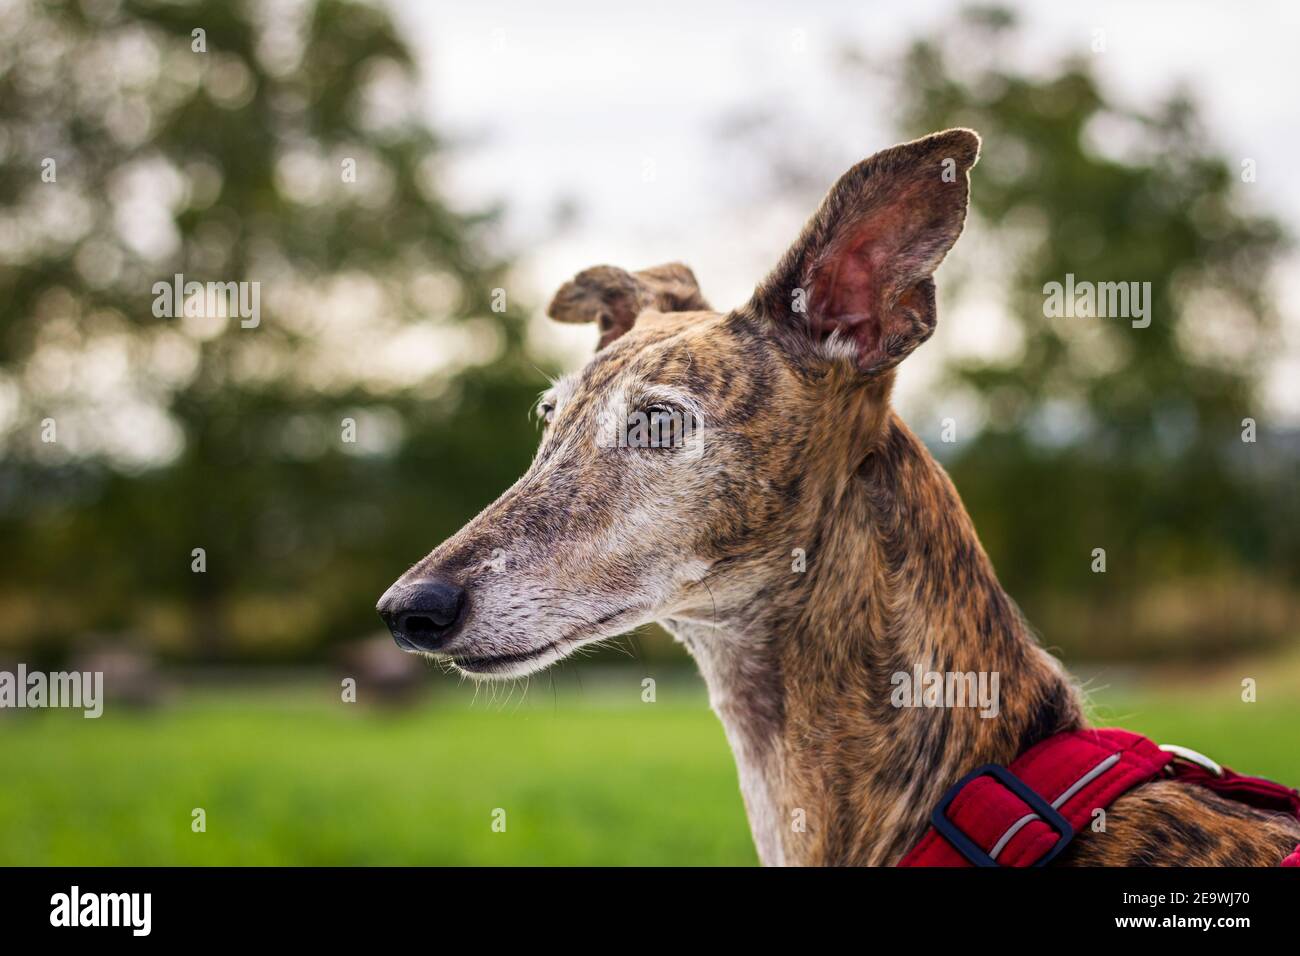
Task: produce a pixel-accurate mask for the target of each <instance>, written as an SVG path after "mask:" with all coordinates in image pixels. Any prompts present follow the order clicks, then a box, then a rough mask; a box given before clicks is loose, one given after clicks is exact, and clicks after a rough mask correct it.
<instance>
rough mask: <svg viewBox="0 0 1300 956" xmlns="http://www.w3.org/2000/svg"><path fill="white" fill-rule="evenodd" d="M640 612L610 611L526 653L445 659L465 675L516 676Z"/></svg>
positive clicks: (452, 655)
mask: <svg viewBox="0 0 1300 956" xmlns="http://www.w3.org/2000/svg"><path fill="white" fill-rule="evenodd" d="M643 610H645V609H644V608H643V607H641V606H640V605H637V606H634V607H627V608H623V609H622V610H621V611H614V612H612V613H610V614H606V615H605V616H604V617H602V618H599V619H598V620H595V621H592V622H591V623H590V624H585V625H583V626H582V627H580V628H578V629H577V630H575V631H573V632H571V633H569V634H566V635H565V636H564V637H561V638H559V639H557V640H554V641H550V642H548V643H546V644H542V645H540V646H538V647H534V648H530V649H529V650H526V651H517V652H514V653H510V654H491V655H483V656H475V655H468V654H466V655H461V654H455V653H452V654H450V655H448V658H449V659H450V660H451V662H452V663H453V664H455V665H456V666H457V667H458V668H460V669H461V670H463V671H464V672H465V673H467V674H474V675H478V676H491V675H507V676H509V675H518V674H521V673H525V672H527V671H529V670H532V669H533V668H532V667H531V666H530V665H533V664H536V663H538V662H540V661H543V660H544V659H546V658H548V657H549V658H551V661H550V662H553V661H558V660H559V659H560V658H562V657H564V655H565V652H566V651H567V650H568V649H569V648H572V647H576V646H577V645H579V644H582V643H584V642H586V641H590V640H598V639H599V638H600V637H601V636H602V635H601V634H600V631H601V629H602V628H604V627H606V626H607V625H609V624H612V623H613V622H614V621H615V620H617V619H618V618H622V617H627V616H628V615H631V614H634V613H637V612H639V611H643ZM604 636H608V635H604ZM548 663H549V662H548Z"/></svg>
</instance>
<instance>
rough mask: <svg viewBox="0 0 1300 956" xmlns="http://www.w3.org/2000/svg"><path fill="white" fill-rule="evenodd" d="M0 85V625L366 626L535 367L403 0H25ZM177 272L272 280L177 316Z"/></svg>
mask: <svg viewBox="0 0 1300 956" xmlns="http://www.w3.org/2000/svg"><path fill="white" fill-rule="evenodd" d="M0 104H3V105H2V106H0V443H2V444H0V448H2V449H3V451H2V452H0V454H2V456H3V457H2V460H0V538H3V541H4V547H3V549H0V582H2V583H0V645H3V644H5V643H8V644H10V645H15V644H20V643H25V642H29V641H35V642H36V643H38V644H40V645H41V646H42V647H44V648H46V649H51V648H57V647H59V646H63V645H64V644H65V643H66V641H67V640H69V639H70V638H72V637H73V636H75V635H76V634H78V633H80V632H82V631H83V630H85V629H89V628H96V629H105V630H113V631H121V630H135V631H140V632H143V633H146V634H148V635H150V636H151V637H152V638H153V639H154V640H155V641H156V642H158V643H159V644H160V645H162V646H163V647H164V648H168V649H170V650H172V651H174V652H176V653H179V654H190V653H198V654H201V655H202V656H205V657H208V658H212V657H222V656H230V655H233V654H252V655H259V654H260V655H262V656H271V657H284V656H287V655H293V654H300V653H304V652H306V651H307V650H309V649H310V648H311V647H312V646H313V645H316V644H319V642H320V641H322V640H331V639H339V638H345V637H350V636H355V635H356V634H357V633H358V632H360V631H363V630H372V629H374V628H375V627H376V626H378V621H377V619H376V618H375V617H374V612H373V604H374V601H375V599H376V598H377V597H378V595H379V594H380V593H381V592H382V590H383V589H384V588H385V587H386V586H387V585H388V584H389V583H390V582H391V581H392V579H394V578H395V577H396V576H397V575H398V574H399V573H400V572H401V571H403V570H404V569H405V568H406V567H407V566H408V565H409V563H411V562H412V561H414V560H416V559H418V558H419V557H421V556H422V555H423V554H424V553H425V552H426V551H427V550H428V549H429V548H430V547H432V545H433V544H435V543H436V542H437V541H438V540H440V536H442V535H445V534H447V533H449V532H451V531H452V530H454V529H455V528H456V527H457V526H458V525H459V523H460V522H461V521H463V520H464V517H465V515H466V514H468V513H472V512H473V511H474V510H475V509H476V508H478V507H480V506H481V505H482V504H484V503H485V502H486V501H487V500H490V498H491V497H493V496H494V495H495V494H497V493H499V491H500V490H501V489H503V488H504V487H506V486H507V485H508V484H509V483H510V482H512V481H513V480H514V479H515V478H516V477H517V476H518V474H520V473H521V471H522V469H523V467H524V466H525V465H526V462H527V460H528V457H529V454H530V450H531V448H532V447H533V444H534V441H535V437H534V432H533V426H532V425H531V424H530V422H529V419H528V410H529V407H530V402H531V400H532V398H533V397H534V396H535V393H536V391H537V390H538V388H539V387H540V386H541V384H542V383H543V377H542V375H541V374H540V373H539V372H538V371H537V369H536V368H535V367H534V366H533V365H532V363H531V362H530V361H528V360H527V356H526V354H525V347H524V340H523V323H522V318H521V311H520V309H519V308H518V307H517V305H516V304H515V303H514V302H512V301H509V299H508V298H507V297H505V296H504V287H505V285H506V275H507V267H508V263H507V262H505V261H502V260H501V259H499V258H497V257H495V256H494V255H492V254H490V253H489V251H488V249H487V243H488V240H489V239H490V238H491V236H490V233H489V232H488V230H489V228H490V223H491V216H490V215H483V214H476V215H466V214H463V213H459V212H456V211H454V210H453V209H451V208H450V207H449V205H448V204H447V203H446V202H444V201H443V199H442V198H441V196H440V187H439V157H440V153H441V150H442V148H443V146H442V143H440V141H439V140H438V139H437V138H436V137H435V136H433V135H432V134H431V133H430V132H429V131H428V130H427V129H426V128H425V126H424V123H423V119H422V114H421V108H420V97H419V95H418V89H417V78H416V76H415V70H414V67H413V64H412V60H411V56H410V53H409V51H408V49H407V48H406V46H405V44H404V42H403V40H402V39H401V37H400V36H399V34H398V32H397V31H396V29H395V28H394V25H393V24H392V22H391V21H390V20H389V18H388V16H387V15H386V14H385V13H384V12H383V11H381V10H379V9H376V8H375V7H372V6H370V5H366V4H361V3H351V2H340V0H320V2H316V3H308V4H265V5H262V4H253V5H244V4H227V3H223V2H219V0H203V2H194V3H154V2H144V0H140V2H125V3H113V2H102V0H95V2H86V3H39V4H37V3H19V4H16V5H11V6H9V7H8V8H7V12H6V14H5V16H4V18H3V22H2V23H0ZM176 274H182V275H183V276H184V280H185V281H186V282H189V281H197V282H248V283H257V292H258V295H259V296H260V321H259V322H258V323H257V324H256V326H255V327H245V326H246V325H252V321H251V319H248V320H246V321H241V316H239V315H236V316H233V317H223V316H222V315H214V314H212V310H211V308H210V305H211V304H210V303H209V308H208V309H207V310H206V311H205V310H201V309H199V308H197V307H195V308H193V309H192V311H193V312H194V313H196V314H185V313H186V309H185V306H186V305H187V304H189V303H188V302H184V303H179V304H177V306H176V312H177V314H178V316H179V317H176V318H173V317H168V316H167V315H159V314H158V312H159V311H164V312H165V311H166V310H165V309H160V308H157V303H158V290H156V289H155V283H159V282H163V283H171V282H172V279H173V276H174V275H176ZM251 290H252V287H251V286H249V287H247V290H246V294H248V295H251ZM494 290H500V291H494ZM199 312H203V314H197V313H199ZM43 423H44V424H43ZM51 437H53V438H54V439H55V440H54V441H50V440H49V439H50V438H51ZM195 549H203V561H204V562H205V563H206V570H204V571H202V572H196V571H194V570H193V569H192V566H193V565H194V562H195V560H196V558H195V557H194V552H195Z"/></svg>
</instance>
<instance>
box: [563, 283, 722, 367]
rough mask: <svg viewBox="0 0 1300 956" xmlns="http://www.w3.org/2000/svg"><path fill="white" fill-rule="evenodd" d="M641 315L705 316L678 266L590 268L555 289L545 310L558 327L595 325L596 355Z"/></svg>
mask: <svg viewBox="0 0 1300 956" xmlns="http://www.w3.org/2000/svg"><path fill="white" fill-rule="evenodd" d="M647 309H653V310H655V311H656V312H696V311H711V310H710V309H709V304H708V303H707V302H706V301H704V296H703V295H701V294H700V286H699V283H697V282H696V281H695V273H693V272H692V271H691V270H690V269H689V268H688V267H687V266H685V265H683V264H682V263H680V262H669V263H667V264H665V265H662V266H654V267H652V268H650V269H642V270H641V271H640V272H627V271H625V270H623V269H620V268H618V267H617V266H593V267H592V268H590V269H585V270H583V271H582V272H579V273H578V274H577V275H576V276H574V277H573V279H572V280H571V281H569V282H566V283H565V284H564V285H563V286H561V287H560V291H559V292H557V293H555V298H553V299H552V300H551V304H550V305H549V306H548V307H547V309H546V314H547V315H549V316H550V317H551V318H553V319H555V320H556V321H559V322H595V323H596V324H597V326H598V327H599V328H600V342H599V344H598V345H597V346H596V348H597V349H603V348H604V347H605V346H606V345H608V344H609V343H610V342H613V341H614V340H615V339H616V338H618V337H619V336H620V335H622V334H624V333H625V332H627V331H628V330H629V329H631V328H632V326H633V325H634V324H635V323H636V317H637V316H638V315H640V314H641V313H642V312H645V311H646V310H647Z"/></svg>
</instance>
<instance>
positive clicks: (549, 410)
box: [537, 399, 555, 425]
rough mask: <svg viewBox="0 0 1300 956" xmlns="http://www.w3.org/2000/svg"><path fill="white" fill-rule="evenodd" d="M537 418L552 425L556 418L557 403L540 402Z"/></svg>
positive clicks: (548, 400)
mask: <svg viewBox="0 0 1300 956" xmlns="http://www.w3.org/2000/svg"><path fill="white" fill-rule="evenodd" d="M537 417H538V418H540V419H541V420H542V421H544V422H545V423H546V424H548V425H549V424H550V423H551V419H553V418H554V417H555V403H554V402H552V401H551V400H550V399H546V400H544V401H541V402H538V403H537Z"/></svg>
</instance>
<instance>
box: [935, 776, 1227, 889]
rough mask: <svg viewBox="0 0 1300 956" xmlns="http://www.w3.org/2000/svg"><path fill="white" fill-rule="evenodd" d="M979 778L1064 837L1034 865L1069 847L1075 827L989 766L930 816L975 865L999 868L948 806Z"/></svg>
mask: <svg viewBox="0 0 1300 956" xmlns="http://www.w3.org/2000/svg"><path fill="white" fill-rule="evenodd" d="M1198 756H1199V754H1198ZM1205 759H1208V758H1205ZM980 777H992V778H994V779H995V780H997V781H998V783H1000V784H1002V786H1004V787H1005V788H1006V789H1008V790H1010V791H1011V792H1012V793H1014V794H1015V795H1016V796H1017V797H1019V798H1020V799H1021V800H1022V801H1023V802H1024V803H1025V805H1026V806H1028V807H1029V809H1031V810H1032V811H1033V812H1034V815H1035V816H1036V817H1037V818H1038V819H1039V820H1041V821H1042V822H1043V823H1046V824H1047V825H1048V826H1049V827H1051V828H1052V829H1053V830H1055V831H1056V832H1057V833H1059V834H1060V835H1061V837H1060V839H1059V840H1057V841H1056V845H1055V846H1053V847H1052V848H1051V849H1050V850H1048V851H1047V852H1046V853H1045V854H1043V856H1041V857H1040V858H1039V859H1038V860H1037V861H1036V862H1035V863H1034V866H1046V865H1047V864H1048V863H1050V862H1051V861H1052V859H1053V858H1055V857H1056V856H1057V854H1059V853H1060V852H1061V851H1062V850H1064V849H1065V848H1066V847H1067V846H1069V844H1070V841H1071V840H1073V839H1074V827H1072V826H1070V821H1069V820H1067V819H1065V817H1063V816H1061V814H1060V813H1059V812H1058V811H1057V810H1056V808H1055V807H1053V806H1052V805H1051V804H1050V803H1048V802H1047V801H1046V800H1045V799H1044V798H1043V797H1042V796H1041V795H1040V794H1039V793H1038V792H1037V791H1035V790H1034V789H1033V788H1032V787H1030V786H1029V784H1027V783H1025V782H1024V781H1023V780H1021V779H1020V778H1019V777H1017V776H1016V775H1015V774H1014V773H1012V772H1011V771H1010V770H1008V769H1007V768H1006V767H1004V766H1002V765H1001V764H996V763H989V764H985V765H984V766H982V767H977V768H976V769H974V770H972V771H971V772H970V773H968V774H966V776H964V777H962V778H961V779H960V780H958V781H957V782H956V783H954V784H953V785H952V786H951V787H949V788H948V790H947V792H946V793H944V795H943V798H942V799H941V800H940V801H939V805H938V806H936V807H935V808H934V812H933V813H932V814H930V823H931V825H932V826H933V827H934V828H935V830H937V831H938V832H939V834H940V835H941V836H942V837H943V838H944V839H945V840H947V841H948V842H949V843H950V844H952V846H953V848H954V849H955V850H957V852H959V853H960V854H961V855H962V856H964V857H965V858H966V859H967V860H969V861H970V863H971V864H972V865H974V866H993V867H996V866H999V865H1000V864H999V863H998V861H997V860H995V859H993V857H991V856H989V854H987V853H985V852H984V851H983V850H982V849H980V847H979V845H978V844H977V843H976V842H975V841H974V840H972V839H971V838H970V837H968V836H967V835H966V834H965V833H963V832H962V831H961V830H960V829H959V828H958V827H957V825H956V824H955V823H953V822H952V820H950V819H948V806H949V804H951V803H952V802H953V800H955V799H956V798H957V794H959V793H961V791H962V790H963V789H964V788H965V787H966V785H967V784H968V783H971V782H972V781H974V780H978V779H979V778H980Z"/></svg>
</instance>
